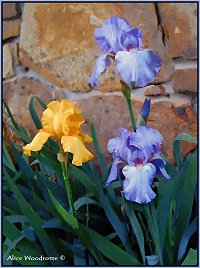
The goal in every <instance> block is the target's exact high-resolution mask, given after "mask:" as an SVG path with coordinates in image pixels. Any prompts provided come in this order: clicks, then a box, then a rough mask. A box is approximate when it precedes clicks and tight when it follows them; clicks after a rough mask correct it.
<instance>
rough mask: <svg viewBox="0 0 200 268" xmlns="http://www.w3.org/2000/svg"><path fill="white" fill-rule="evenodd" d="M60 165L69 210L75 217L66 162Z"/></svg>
mask: <svg viewBox="0 0 200 268" xmlns="http://www.w3.org/2000/svg"><path fill="white" fill-rule="evenodd" d="M61 167H62V172H63V177H64V182H65V187H66V190H67V197H68V200H69V206H70V210H71V211H72V214H73V216H74V218H76V219H77V214H76V210H75V208H74V202H73V198H72V190H71V185H70V181H69V176H68V174H67V163H65V162H61Z"/></svg>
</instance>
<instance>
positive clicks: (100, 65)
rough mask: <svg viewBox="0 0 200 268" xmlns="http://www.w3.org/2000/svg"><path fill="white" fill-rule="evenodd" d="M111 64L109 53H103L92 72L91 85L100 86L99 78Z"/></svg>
mask: <svg viewBox="0 0 200 268" xmlns="http://www.w3.org/2000/svg"><path fill="white" fill-rule="evenodd" d="M110 64H111V61H110V59H109V58H108V57H107V55H101V56H100V57H99V58H98V59H97V61H96V63H95V65H94V70H93V72H92V75H91V77H90V78H89V86H90V87H92V88H93V87H98V86H99V81H98V78H99V76H100V75H101V74H103V73H105V71H106V67H108V66H109V65H110Z"/></svg>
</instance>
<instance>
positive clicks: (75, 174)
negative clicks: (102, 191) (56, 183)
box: [68, 163, 98, 198]
mask: <svg viewBox="0 0 200 268" xmlns="http://www.w3.org/2000/svg"><path fill="white" fill-rule="evenodd" d="M68 172H69V175H70V176H71V177H72V178H73V180H76V181H77V183H82V184H83V185H84V186H85V188H86V189H87V191H88V192H91V193H94V195H95V196H96V197H97V198H98V193H97V189H96V186H95V183H94V182H93V181H92V180H91V179H90V178H89V177H88V176H87V175H86V174H85V173H84V172H83V171H81V170H80V169H79V168H77V167H75V166H74V165H72V164H70V163H68Z"/></svg>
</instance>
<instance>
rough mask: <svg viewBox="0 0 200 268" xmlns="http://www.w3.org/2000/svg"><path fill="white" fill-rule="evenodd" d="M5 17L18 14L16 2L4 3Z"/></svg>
mask: <svg viewBox="0 0 200 268" xmlns="http://www.w3.org/2000/svg"><path fill="white" fill-rule="evenodd" d="M2 7H3V19H7V18H11V17H15V16H16V15H17V11H16V3H12V2H11V3H3V6H2Z"/></svg>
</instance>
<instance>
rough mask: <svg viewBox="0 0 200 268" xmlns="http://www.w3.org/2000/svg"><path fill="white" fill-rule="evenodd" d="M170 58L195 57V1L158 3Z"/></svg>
mask: <svg viewBox="0 0 200 268" xmlns="http://www.w3.org/2000/svg"><path fill="white" fill-rule="evenodd" d="M158 7H159V13H160V17H161V23H162V26H163V29H164V32H165V35H166V37H167V39H168V53H169V55H170V57H171V58H179V57H182V58H186V59H194V58H195V59H196V58H197V12H198V11H197V3H159V4H158Z"/></svg>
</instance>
